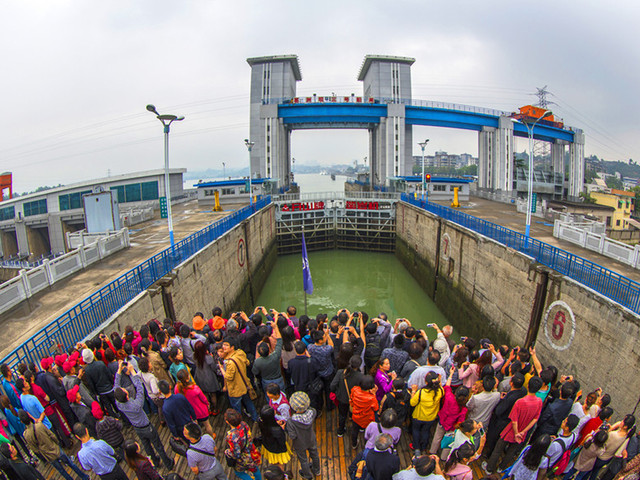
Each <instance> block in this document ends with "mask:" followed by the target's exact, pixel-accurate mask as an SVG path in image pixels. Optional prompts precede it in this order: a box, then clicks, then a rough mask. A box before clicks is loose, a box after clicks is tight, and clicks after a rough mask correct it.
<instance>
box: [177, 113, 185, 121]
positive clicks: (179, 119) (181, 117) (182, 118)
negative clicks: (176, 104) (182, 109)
mask: <svg viewBox="0 0 640 480" xmlns="http://www.w3.org/2000/svg"><path fill="white" fill-rule="evenodd" d="M182 120H184V115H181V116H179V117H178V118H176V121H177V122H181V121H182Z"/></svg>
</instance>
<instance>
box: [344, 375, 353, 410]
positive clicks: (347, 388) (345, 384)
mask: <svg viewBox="0 0 640 480" xmlns="http://www.w3.org/2000/svg"><path fill="white" fill-rule="evenodd" d="M342 380H343V381H344V388H345V389H346V390H347V396H348V397H349V413H352V409H351V392H350V391H349V385H347V379H346V378H345V376H344V373H343V374H342Z"/></svg>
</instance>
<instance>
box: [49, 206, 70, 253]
mask: <svg viewBox="0 0 640 480" xmlns="http://www.w3.org/2000/svg"><path fill="white" fill-rule="evenodd" d="M47 222H48V225H49V244H50V245H51V251H52V252H53V253H64V252H66V251H67V248H66V244H65V241H64V240H65V231H64V228H63V226H62V223H63V222H62V219H61V218H60V215H56V214H54V213H50V214H49V216H48V218H47Z"/></svg>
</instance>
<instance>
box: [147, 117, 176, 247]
mask: <svg viewBox="0 0 640 480" xmlns="http://www.w3.org/2000/svg"><path fill="white" fill-rule="evenodd" d="M147 110H148V111H149V112H151V113H153V114H155V116H156V118H157V119H158V120H160V121H161V122H162V125H163V126H164V129H163V131H164V190H165V196H166V197H167V224H168V226H169V241H170V242H171V247H172V248H173V246H174V245H175V241H174V238H173V218H172V216H171V186H170V184H169V126H170V125H171V124H172V123H173V122H181V121H182V120H184V117H178V116H176V115H160V114H159V113H158V111H157V110H156V107H155V106H153V105H147Z"/></svg>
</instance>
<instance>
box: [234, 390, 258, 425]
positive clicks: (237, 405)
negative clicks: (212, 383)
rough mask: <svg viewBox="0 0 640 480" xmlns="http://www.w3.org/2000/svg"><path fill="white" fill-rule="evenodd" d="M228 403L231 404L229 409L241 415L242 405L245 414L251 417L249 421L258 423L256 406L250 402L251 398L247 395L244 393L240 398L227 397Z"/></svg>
mask: <svg viewBox="0 0 640 480" xmlns="http://www.w3.org/2000/svg"><path fill="white" fill-rule="evenodd" d="M229 403H231V408H233V409H234V410H236V411H238V412H240V413H242V405H244V408H245V409H246V410H247V413H248V414H249V416H250V417H251V420H253V421H254V422H257V421H258V412H257V411H256V406H255V405H254V404H253V402H252V401H251V397H250V396H249V394H248V393H245V394H244V395H242V396H241V397H229Z"/></svg>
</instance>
